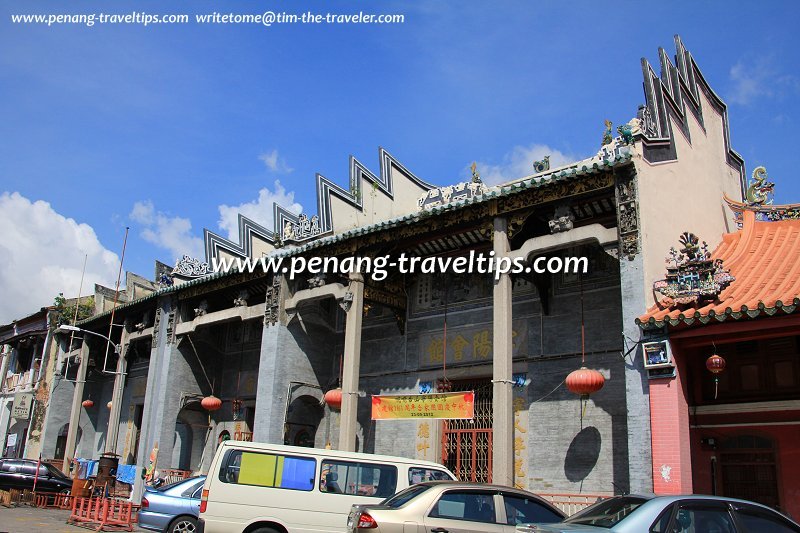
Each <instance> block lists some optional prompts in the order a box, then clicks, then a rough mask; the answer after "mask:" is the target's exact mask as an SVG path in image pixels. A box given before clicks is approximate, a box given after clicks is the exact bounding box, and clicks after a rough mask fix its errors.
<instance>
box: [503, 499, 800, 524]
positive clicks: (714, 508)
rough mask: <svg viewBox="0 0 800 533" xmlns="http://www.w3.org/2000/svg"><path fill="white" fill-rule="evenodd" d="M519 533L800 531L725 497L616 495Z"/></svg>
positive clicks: (779, 517)
mask: <svg viewBox="0 0 800 533" xmlns="http://www.w3.org/2000/svg"><path fill="white" fill-rule="evenodd" d="M517 531H518V533H560V532H564V533H567V532H568V533H578V532H581V533H599V532H601V531H602V532H605V533H634V532H635V533H646V532H650V533H667V532H668V533H800V525H798V524H796V523H795V522H793V521H792V520H790V519H789V518H787V517H785V516H783V515H782V514H780V513H778V512H776V511H773V510H772V509H770V508H769V507H766V506H764V505H761V504H758V503H753V502H748V501H744V500H737V499H733V498H725V497H722V496H702V495H687V496H654V495H646V496H638V495H631V496H615V497H613V498H609V499H607V500H603V501H600V502H598V503H596V504H594V505H592V506H591V507H587V508H586V509H584V510H582V511H579V512H577V513H575V514H574V515H572V516H570V517H569V518H567V519H566V520H564V521H563V522H560V523H557V524H521V525H518V526H517Z"/></svg>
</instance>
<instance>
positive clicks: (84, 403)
mask: <svg viewBox="0 0 800 533" xmlns="http://www.w3.org/2000/svg"><path fill="white" fill-rule="evenodd" d="M81 405H82V406H84V407H85V408H86V409H91V408H92V407H94V402H93V401H92V400H83V401H82V402H81Z"/></svg>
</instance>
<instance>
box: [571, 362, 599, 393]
mask: <svg viewBox="0 0 800 533" xmlns="http://www.w3.org/2000/svg"><path fill="white" fill-rule="evenodd" d="M566 381H567V388H568V389H569V390H570V392H573V393H575V394H579V395H580V396H581V398H588V397H589V395H590V394H592V393H594V392H597V391H599V390H600V389H602V388H603V385H604V384H605V382H606V378H604V377H603V374H601V373H600V372H598V371H597V370H590V369H588V368H586V367H585V366H583V367H581V368H579V369H578V370H573V371H572V372H570V374H569V375H568V376H567V380H566Z"/></svg>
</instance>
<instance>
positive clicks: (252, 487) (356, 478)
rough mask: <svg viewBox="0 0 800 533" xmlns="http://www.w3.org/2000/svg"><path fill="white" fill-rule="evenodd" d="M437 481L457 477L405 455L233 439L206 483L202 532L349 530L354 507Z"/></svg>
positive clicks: (220, 450) (221, 450)
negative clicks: (396, 455) (348, 518)
mask: <svg viewBox="0 0 800 533" xmlns="http://www.w3.org/2000/svg"><path fill="white" fill-rule="evenodd" d="M432 479H455V476H454V475H453V474H452V472H450V471H449V470H447V469H446V468H445V467H443V466H442V465H440V464H437V463H433V462H430V461H422V460H418V459H407V458H405V457H392V456H388V455H373V454H369V453H355V452H342V451H337V450H322V449H316V448H301V447H297V446H282V445H279V444H261V443H254V442H237V441H226V442H223V443H222V444H221V445H220V446H219V448H217V453H216V455H214V460H213V461H212V462H211V468H210V469H209V471H208V477H207V478H206V482H205V484H204V485H203V492H202V498H201V500H200V520H199V523H198V530H199V532H200V533H233V532H235V533H243V532H245V531H246V532H247V533H290V532H291V533H294V532H344V531H347V515H348V514H349V513H350V507H351V506H352V505H353V504H370V503H372V504H375V503H378V502H379V501H381V500H383V499H384V498H387V497H389V496H391V495H392V494H394V493H395V492H397V491H400V490H403V489H405V488H406V487H408V486H410V485H413V484H414V483H419V482H420V481H428V480H432Z"/></svg>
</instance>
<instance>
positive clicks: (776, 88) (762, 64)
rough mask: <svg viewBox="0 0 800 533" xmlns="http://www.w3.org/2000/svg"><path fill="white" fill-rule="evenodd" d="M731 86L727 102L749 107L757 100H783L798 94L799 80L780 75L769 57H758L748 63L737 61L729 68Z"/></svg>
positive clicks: (794, 77) (799, 89)
mask: <svg viewBox="0 0 800 533" xmlns="http://www.w3.org/2000/svg"><path fill="white" fill-rule="evenodd" d="M729 78H730V80H731V83H732V86H731V89H730V92H729V93H728V95H727V97H728V101H729V102H731V103H734V104H740V105H749V104H752V103H754V102H755V101H756V100H757V99H759V98H778V99H780V98H783V97H784V96H786V95H787V94H796V93H798V92H800V79H798V78H797V76H794V75H792V74H781V73H780V71H779V69H778V67H776V65H775V61H774V59H773V58H772V57H771V56H767V57H760V58H757V59H755V60H754V61H752V62H750V63H744V62H742V61H739V62H738V63H736V64H735V65H734V66H732V67H731V70H730V73H729Z"/></svg>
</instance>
